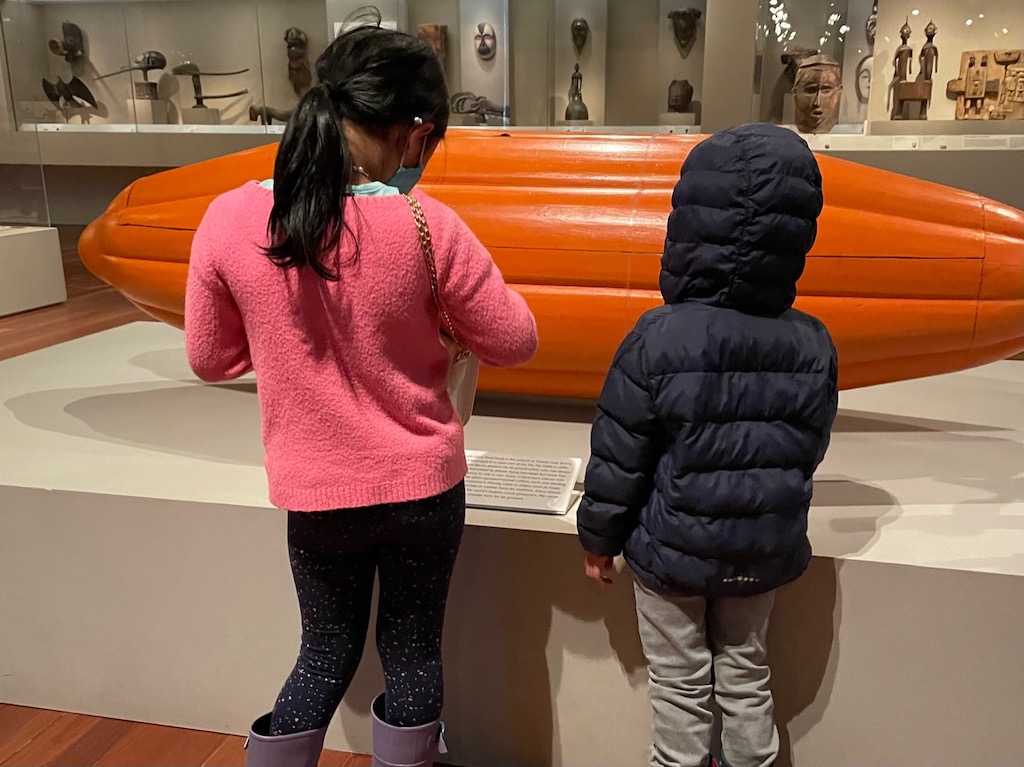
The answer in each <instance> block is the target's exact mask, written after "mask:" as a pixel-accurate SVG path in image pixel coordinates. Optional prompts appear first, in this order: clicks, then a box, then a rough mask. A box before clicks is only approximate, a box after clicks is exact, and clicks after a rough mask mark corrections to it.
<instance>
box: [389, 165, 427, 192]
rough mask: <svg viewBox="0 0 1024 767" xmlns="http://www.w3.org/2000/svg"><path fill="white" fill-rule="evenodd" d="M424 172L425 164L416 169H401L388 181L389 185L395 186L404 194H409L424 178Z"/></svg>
mask: <svg viewBox="0 0 1024 767" xmlns="http://www.w3.org/2000/svg"><path fill="white" fill-rule="evenodd" d="M423 170H424V168H423V163H420V164H419V165H418V166H417V167H415V168H399V169H398V170H396V171H395V175H393V176H392V177H391V178H390V179H388V181H387V185H388V186H393V187H394V188H395V189H397V190H398V191H399V192H401V193H402V194H409V192H411V191H412V188H413V187H414V186H416V185H417V184H418V183H419V182H420V179H421V178H423Z"/></svg>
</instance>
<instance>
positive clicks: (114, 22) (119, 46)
mask: <svg viewBox="0 0 1024 767" xmlns="http://www.w3.org/2000/svg"><path fill="white" fill-rule="evenodd" d="M0 9H2V13H0V18H2V20H3V22H2V23H3V33H4V37H5V39H6V41H7V49H8V55H7V63H8V67H9V87H10V100H11V102H12V104H13V108H14V118H15V122H16V125H17V127H18V129H19V130H21V131H25V130H37V131H50V132H54V131H65V132H67V131H89V132H168V131H178V132H188V131H203V132H210V131H218V130H229V131H231V132H247V131H248V132H264V133H265V132H266V131H267V127H268V126H269V125H271V124H274V123H278V124H279V123H280V122H281V119H280V118H283V117H284V116H286V115H287V113H288V111H289V110H290V109H291V108H292V107H293V106H294V105H295V102H296V101H297V99H298V96H299V95H300V94H301V93H302V92H303V90H304V89H305V88H308V87H309V84H310V79H311V78H310V77H309V73H310V61H311V59H312V58H315V56H316V54H317V52H318V51H320V50H322V48H323V47H324V45H325V44H326V41H327V30H326V24H325V15H324V5H323V2H322V1H321V0H293V1H291V2H265V1H264V0H157V1H156V2H153V1H149V2H145V1H140V0H127V1H123V2H122V1H118V0H108V1H107V2H43V1H42V0H35V1H31V2H30V1H19V0H3V2H0ZM275 117H276V118H277V119H275Z"/></svg>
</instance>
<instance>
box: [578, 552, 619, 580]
mask: <svg viewBox="0 0 1024 767" xmlns="http://www.w3.org/2000/svg"><path fill="white" fill-rule="evenodd" d="M613 567H614V560H613V559H612V557H599V556H597V555H596V554H587V558H586V562H585V564H584V566H583V572H585V573H586V575H587V577H588V578H590V579H591V580H593V581H596V582H597V583H600V584H601V585H602V586H608V585H610V584H611V582H612V579H611V578H609V577H608V576H607V575H606V573H610V572H611V571H612V568H613Z"/></svg>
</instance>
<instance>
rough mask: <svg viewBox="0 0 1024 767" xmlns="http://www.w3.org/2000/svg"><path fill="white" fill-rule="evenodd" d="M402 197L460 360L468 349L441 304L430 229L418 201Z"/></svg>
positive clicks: (413, 198) (434, 295) (438, 303)
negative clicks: (411, 219)
mask: <svg viewBox="0 0 1024 767" xmlns="http://www.w3.org/2000/svg"><path fill="white" fill-rule="evenodd" d="M402 196H403V197H405V201H406V202H407V203H409V209H410V210H411V211H412V216H413V218H414V219H415V220H416V230H417V231H418V232H419V235H420V249H421V250H422V251H423V261H424V263H425V264H426V265H427V274H428V275H429V276H430V293H431V295H432V296H433V297H434V303H435V304H436V305H437V311H438V313H439V314H440V315H441V324H442V325H443V326H444V328H443V329H444V332H445V335H447V336H448V337H449V338H451V339H452V341H453V342H454V343H455V346H456V355H455V358H456V359H462V358H463V357H466V356H468V355H469V349H467V348H466V346H465V344H463V343H462V342H461V341H460V340H459V337H458V335H456V333H455V326H454V325H453V324H452V318H451V317H449V316H448V312H447V311H446V310H445V308H444V306H443V305H442V304H441V294H440V291H439V290H438V287H437V263H436V261H435V260H434V242H433V240H432V239H431V238H430V227H429V226H427V217H426V215H424V213H423V207H422V206H421V205H420V201H419V200H417V199H416V198H415V197H413V196H412V195H408V194H406V195H402Z"/></svg>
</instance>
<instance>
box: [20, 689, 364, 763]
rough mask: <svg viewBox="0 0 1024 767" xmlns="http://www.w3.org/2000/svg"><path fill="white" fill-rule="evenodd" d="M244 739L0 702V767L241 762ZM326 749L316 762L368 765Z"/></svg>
mask: <svg viewBox="0 0 1024 767" xmlns="http://www.w3.org/2000/svg"><path fill="white" fill-rule="evenodd" d="M244 742H245V739H244V738H240V737H237V736H234V735H220V734H217V733H212V732H198V731H195V730H182V729H178V728H175V727H162V726H159V725H155V724H139V723H137V722H123V721H120V720H117V719H100V718H97V717H94V716H83V715H82V714H66V713H61V712H59V711H44V710H42V709H38V708H25V707H22V706H8V705H4V704H0V767H50V766H51V765H52V766H53V767H93V766H94V765H95V767H243V765H244V764H245V750H244V749H243V747H242V746H243V744H244ZM369 766H370V757H368V756H354V755H352V754H345V753H342V752H341V751H324V753H323V756H322V757H321V758H320V767H369Z"/></svg>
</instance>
